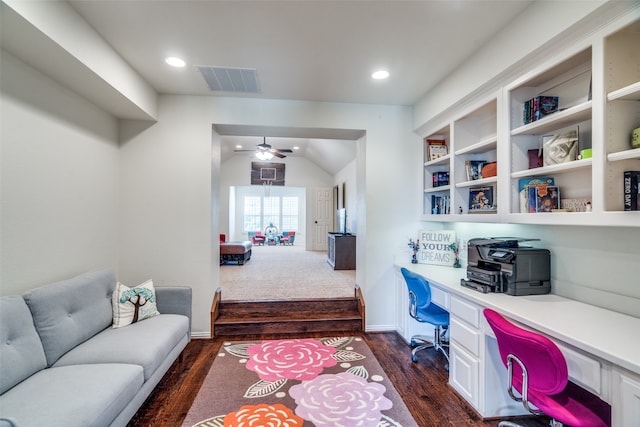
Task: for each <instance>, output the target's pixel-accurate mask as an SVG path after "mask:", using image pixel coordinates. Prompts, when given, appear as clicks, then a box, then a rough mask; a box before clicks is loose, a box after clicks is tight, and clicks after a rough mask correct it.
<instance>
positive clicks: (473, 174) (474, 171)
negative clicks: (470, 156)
mask: <svg viewBox="0 0 640 427" xmlns="http://www.w3.org/2000/svg"><path fill="white" fill-rule="evenodd" d="M486 163H487V161H486V160H465V161H464V166H465V168H466V170H467V181H475V180H476V179H480V178H482V168H483V166H484V165H485V164H486Z"/></svg>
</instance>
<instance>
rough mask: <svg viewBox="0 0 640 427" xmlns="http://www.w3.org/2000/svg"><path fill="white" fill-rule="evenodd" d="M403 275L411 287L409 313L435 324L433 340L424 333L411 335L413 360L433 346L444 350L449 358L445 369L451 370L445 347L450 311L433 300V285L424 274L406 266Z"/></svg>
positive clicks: (446, 345)
mask: <svg viewBox="0 0 640 427" xmlns="http://www.w3.org/2000/svg"><path fill="white" fill-rule="evenodd" d="M400 271H401V272H402V276H403V277H404V280H405V281H406V282H407V287H408V288H409V314H410V315H411V317H413V318H414V319H416V320H417V321H418V322H421V323H430V324H431V325H433V326H434V333H433V340H431V339H429V338H428V337H425V336H422V335H415V336H413V337H411V347H412V348H413V350H412V351H411V360H413V361H414V362H417V361H418V356H417V355H416V353H417V352H419V351H420V350H424V349H426V348H432V347H433V349H434V350H435V351H436V352H438V351H440V352H442V354H444V357H446V359H447V364H446V365H445V369H446V370H447V371H448V370H449V354H448V353H447V351H446V350H445V347H446V348H447V349H448V348H449V343H448V340H447V339H446V334H447V329H448V328H449V312H447V311H446V310H444V309H442V308H440V307H438V306H437V305H435V304H433V303H432V302H431V287H430V286H429V282H427V281H426V280H425V279H424V278H423V277H422V276H419V275H417V274H414V273H412V272H410V271H409V270H407V269H406V268H401V269H400Z"/></svg>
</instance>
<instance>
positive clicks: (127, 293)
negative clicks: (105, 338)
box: [111, 280, 160, 328]
mask: <svg viewBox="0 0 640 427" xmlns="http://www.w3.org/2000/svg"><path fill="white" fill-rule="evenodd" d="M111 305H112V307H113V328H121V327H123V326H127V325H130V324H132V323H135V322H139V321H141V320H144V319H148V318H149V317H153V316H157V315H158V314H160V313H159V312H158V307H157V306H156V290H155V288H154V287H153V281H151V280H147V281H146V282H144V283H142V284H140V285H138V286H136V287H135V288H130V287H128V286H125V285H123V284H122V283H120V282H118V284H117V285H116V289H115V291H113V296H112V297H111Z"/></svg>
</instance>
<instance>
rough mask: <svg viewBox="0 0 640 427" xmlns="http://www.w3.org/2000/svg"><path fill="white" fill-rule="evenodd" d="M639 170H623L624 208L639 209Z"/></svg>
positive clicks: (629, 209) (628, 209)
mask: <svg viewBox="0 0 640 427" xmlns="http://www.w3.org/2000/svg"><path fill="white" fill-rule="evenodd" d="M639 183H640V171H624V179H623V184H624V193H623V194H624V210H625V211H640V195H639V194H638V193H639V192H640V185H639Z"/></svg>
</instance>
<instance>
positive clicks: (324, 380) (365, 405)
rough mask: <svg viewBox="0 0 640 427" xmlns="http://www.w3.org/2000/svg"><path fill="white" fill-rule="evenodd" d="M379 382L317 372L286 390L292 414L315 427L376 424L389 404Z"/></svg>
mask: <svg viewBox="0 0 640 427" xmlns="http://www.w3.org/2000/svg"><path fill="white" fill-rule="evenodd" d="M385 391H386V388H385V387H384V386H383V385H382V384H378V383H369V382H367V380H365V379H364V378H361V377H359V376H357V375H353V374H350V373H348V372H341V373H339V374H325V375H319V376H318V377H317V378H315V379H313V380H311V381H304V382H302V383H300V384H296V385H294V386H293V387H291V388H290V389H289V395H290V396H291V397H292V398H293V399H295V401H296V404H297V405H298V407H297V408H296V414H298V415H299V416H301V417H302V418H304V419H305V420H308V421H311V422H312V423H314V424H315V425H316V426H318V427H319V426H331V427H369V426H370V427H376V426H377V425H378V423H379V421H380V418H381V417H382V411H384V410H386V409H390V408H391V407H392V406H393V403H392V402H391V401H390V400H389V399H387V398H386V397H384V392H385Z"/></svg>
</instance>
